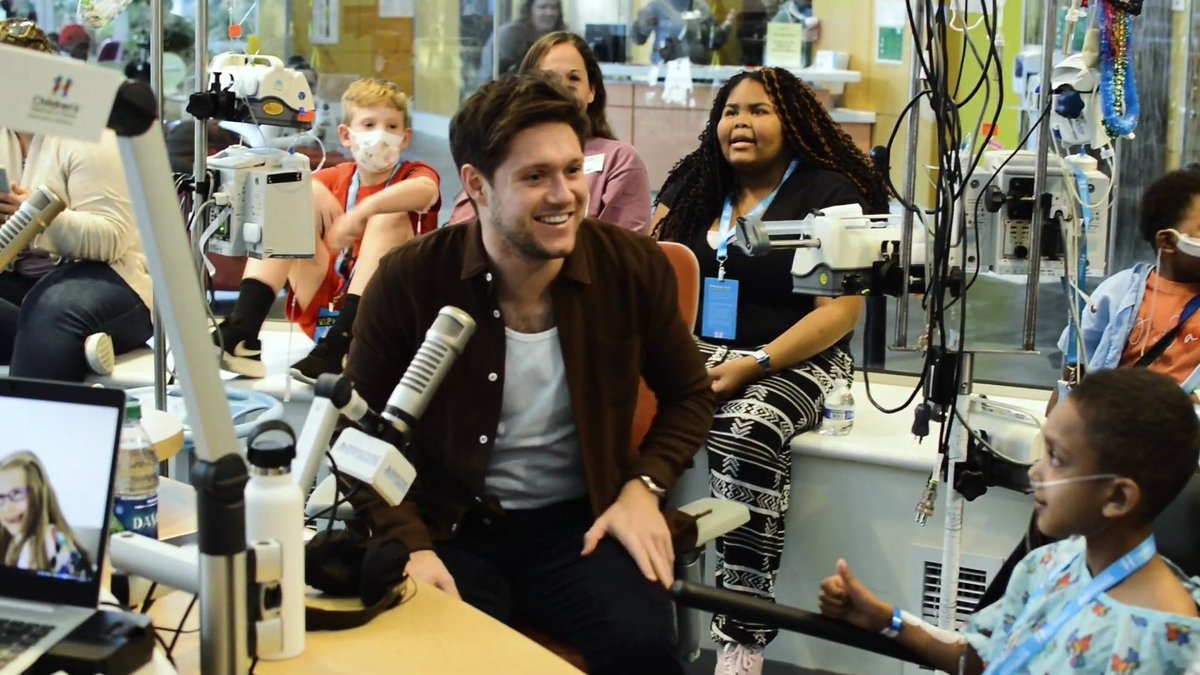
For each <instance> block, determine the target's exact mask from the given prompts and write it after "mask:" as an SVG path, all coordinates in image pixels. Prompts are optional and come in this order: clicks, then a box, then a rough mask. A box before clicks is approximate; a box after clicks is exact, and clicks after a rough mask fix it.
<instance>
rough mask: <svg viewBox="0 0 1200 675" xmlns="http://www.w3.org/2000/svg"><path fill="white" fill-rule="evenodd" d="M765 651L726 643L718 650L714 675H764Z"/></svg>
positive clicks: (760, 648) (761, 648)
mask: <svg viewBox="0 0 1200 675" xmlns="http://www.w3.org/2000/svg"><path fill="white" fill-rule="evenodd" d="M763 649H764V648H763V647H753V646H750V645H739V644H737V643H734V642H726V643H725V644H723V645H721V648H720V649H718V650H717V669H716V670H715V671H714V672H713V675H762V671H763V661H764V660H765V658H766V656H765V654H764V653H763Z"/></svg>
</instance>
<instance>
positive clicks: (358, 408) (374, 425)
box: [313, 373, 391, 437]
mask: <svg viewBox="0 0 1200 675" xmlns="http://www.w3.org/2000/svg"><path fill="white" fill-rule="evenodd" d="M313 395H314V396H317V397H320V398H325V399H329V402H330V403H332V404H333V407H335V408H337V411H338V412H339V413H341V414H342V415H343V416H345V418H346V419H348V420H350V421H351V422H354V424H355V426H357V427H358V428H360V429H362V430H363V431H366V432H367V433H369V434H371V435H372V436H376V437H379V436H382V435H383V434H385V433H387V431H386V429H387V427H390V426H391V423H390V422H388V421H386V420H384V419H383V417H381V416H380V415H379V413H377V412H375V411H374V410H371V407H370V406H368V405H367V402H366V400H364V399H363V397H362V396H359V394H358V392H357V391H355V390H354V383H352V382H351V381H350V380H349V379H347V378H345V377H342V376H341V375H334V374H332V373H325V374H323V375H321V376H320V377H318V378H317V384H316V385H315V386H314V387H313Z"/></svg>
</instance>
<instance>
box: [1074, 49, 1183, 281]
mask: <svg viewBox="0 0 1200 675" xmlns="http://www.w3.org/2000/svg"><path fill="white" fill-rule="evenodd" d="M1189 60H1190V59H1189ZM1189 67H1190V66H1189ZM1188 77H1189V79H1188V81H1189V82H1191V79H1190V78H1191V76H1190V75H1189V76H1188ZM1193 114H1195V113H1194V112H1193ZM1120 145H1121V139H1120V138H1114V139H1113V141H1112V150H1113V156H1112V190H1110V191H1109V193H1108V241H1107V242H1105V247H1104V276H1106V277H1107V276H1109V275H1110V274H1113V273H1114V272H1116V270H1117V267H1116V258H1117V222H1118V220H1117V216H1118V214H1120V212H1121V150H1120ZM1183 147H1184V148H1186V147H1188V146H1187V143H1184V145H1183ZM1085 236H1086V235H1085ZM1079 276H1080V278H1081V279H1082V278H1083V277H1086V276H1087V271H1086V270H1084V271H1083V272H1081V273H1080V275H1079Z"/></svg>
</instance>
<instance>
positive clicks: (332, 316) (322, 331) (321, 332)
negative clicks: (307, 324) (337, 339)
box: [313, 307, 340, 342]
mask: <svg viewBox="0 0 1200 675" xmlns="http://www.w3.org/2000/svg"><path fill="white" fill-rule="evenodd" d="M338 314H340V312H338V311H337V310H333V309H329V308H328V307H322V308H321V309H319V310H317V327H316V329H315V330H313V342H320V341H321V340H323V339H324V338H325V336H326V335H328V334H329V329H330V328H332V327H333V323H334V322H335V321H337V318H338Z"/></svg>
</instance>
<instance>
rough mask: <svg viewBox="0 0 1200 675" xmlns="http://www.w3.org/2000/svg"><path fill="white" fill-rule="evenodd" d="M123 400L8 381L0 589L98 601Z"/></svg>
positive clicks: (1, 465)
mask: <svg viewBox="0 0 1200 675" xmlns="http://www.w3.org/2000/svg"><path fill="white" fill-rule="evenodd" d="M124 401H125V394H124V392H122V391H118V390H105V389H93V388H89V387H84V386H81V385H68V384H56V383H48V382H34V381H28V380H15V379H5V380H0V420H5V421H7V422H10V423H8V424H5V425H4V426H5V430H4V433H3V434H0V595H4V596H13V597H20V598H23V599H28V600H42V601H47V602H56V603H68V604H79V605H84V606H87V605H91V606H94V605H95V603H96V599H97V593H98V591H99V580H100V567H101V563H102V561H103V560H104V551H105V548H106V546H107V538H108V519H109V514H110V512H111V503H112V482H113V481H112V476H113V468H114V464H115V458H116V449H117V442H118V439H119V437H120V430H121V418H122V415H123V406H124ZM11 422H16V423H11Z"/></svg>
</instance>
